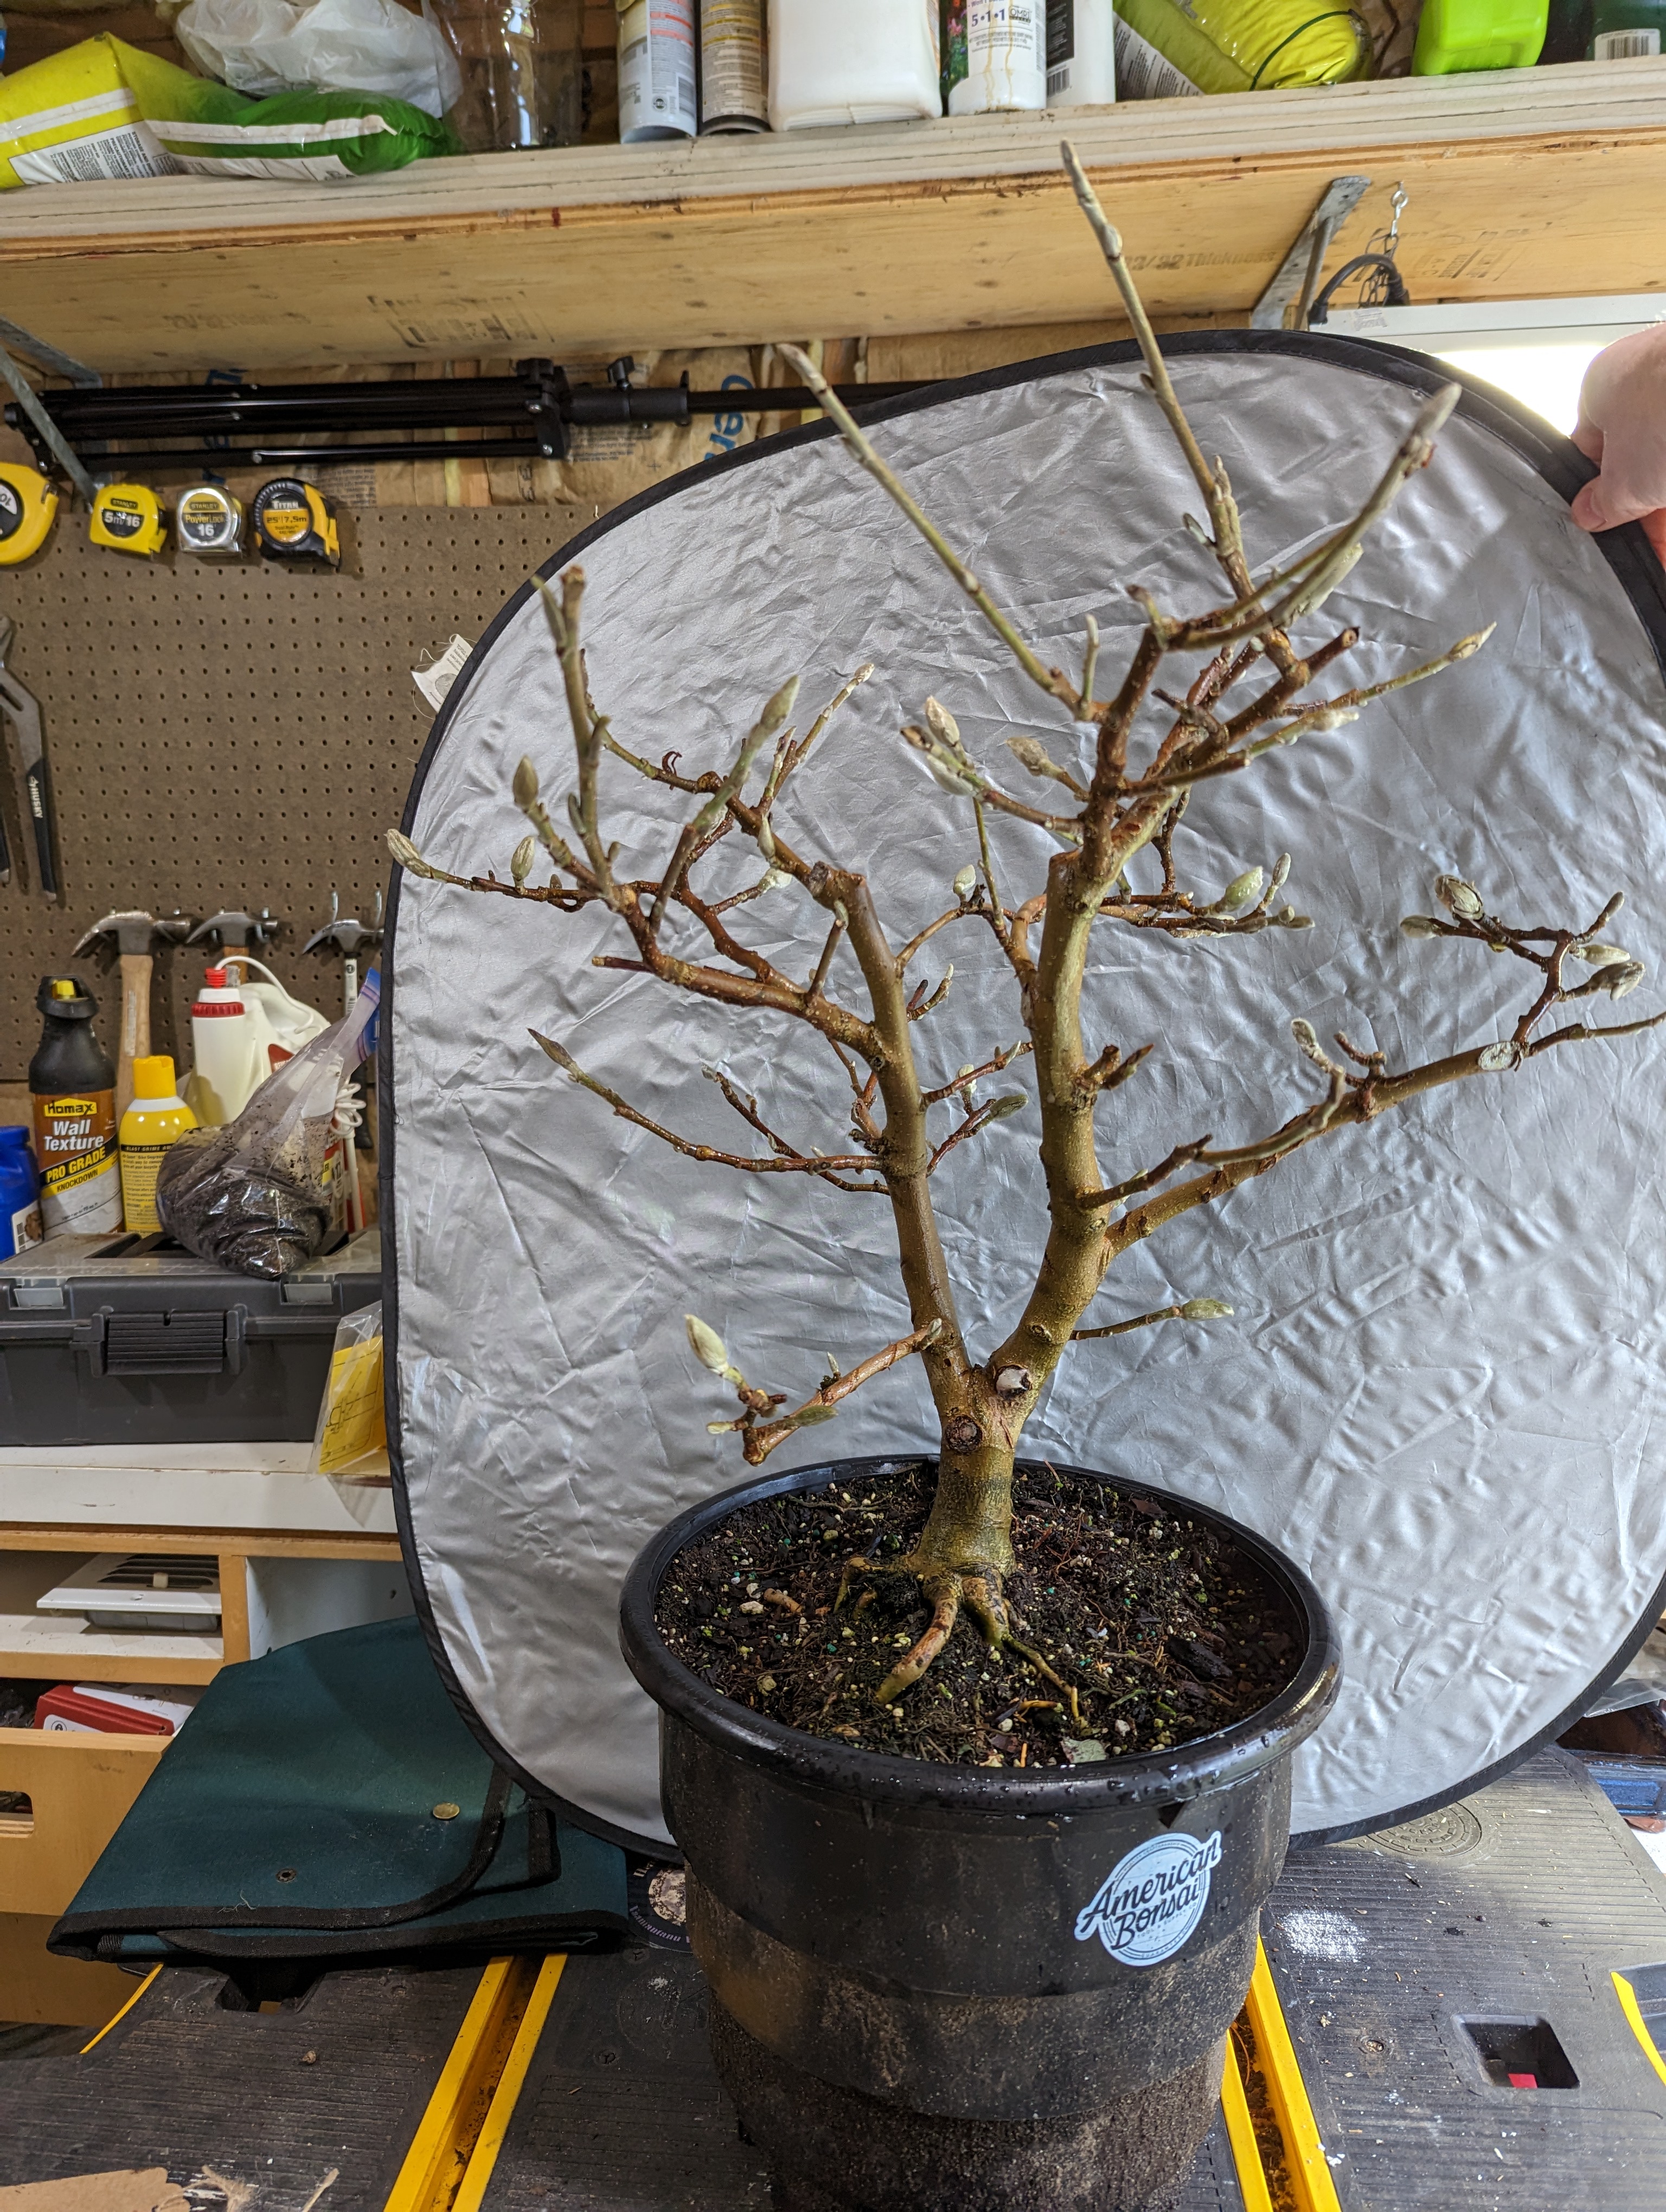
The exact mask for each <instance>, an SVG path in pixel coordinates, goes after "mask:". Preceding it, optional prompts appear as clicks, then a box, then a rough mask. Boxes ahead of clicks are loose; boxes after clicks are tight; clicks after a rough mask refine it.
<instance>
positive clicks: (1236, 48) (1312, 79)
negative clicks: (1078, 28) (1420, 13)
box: [1116, 0, 1371, 100]
mask: <svg viewBox="0 0 1666 2212" xmlns="http://www.w3.org/2000/svg"><path fill="white" fill-rule="evenodd" d="M1370 69H1371V40H1370V36H1369V33H1367V30H1366V27H1365V23H1364V22H1363V21H1361V19H1360V18H1359V16H1358V15H1355V14H1354V13H1353V10H1352V9H1350V8H1347V7H1341V8H1339V7H1335V6H1326V5H1324V4H1323V0H1116V96H1117V98H1118V99H1119V100H1167V99H1172V98H1174V97H1175V96H1176V95H1177V94H1186V93H1195V92H1270V91H1275V90H1280V89H1282V88H1286V87H1288V86H1291V85H1303V84H1341V83H1345V82H1347V81H1348V80H1349V79H1351V78H1353V77H1359V76H1367V75H1369V73H1370Z"/></svg>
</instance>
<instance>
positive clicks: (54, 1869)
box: [0, 1683, 173, 1918]
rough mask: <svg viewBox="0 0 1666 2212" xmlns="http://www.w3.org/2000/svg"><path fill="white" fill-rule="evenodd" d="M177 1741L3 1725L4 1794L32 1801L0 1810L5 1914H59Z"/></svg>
mask: <svg viewBox="0 0 1666 2212" xmlns="http://www.w3.org/2000/svg"><path fill="white" fill-rule="evenodd" d="M42 1687H43V1689H44V1688H45V1687H46V1685H45V1684H44V1683H43V1684H42ZM172 1741H173V1738H172V1737H171V1736H165V1735H148V1736H147V1735H80V1734H76V1733H71V1732H70V1731H68V1730H64V1729H0V1792H4V1791H21V1793H22V1795H23V1796H26V1797H27V1799H28V1801H29V1802H28V1810H27V1812H10V1813H8V1812H4V1811H0V1913H50V1914H52V1916H53V1917H54V1918H56V1917H57V1916H58V1914H59V1913H61V1912H62V1911H64V1908H65V1907H66V1906H67V1905H68V1904H69V1902H70V1899H71V1898H72V1897H74V1895H75V1893H76V1891H77V1890H78V1889H79V1888H80V1887H81V1885H82V1882H83V1881H85V1880H86V1879H87V1876H88V1874H89V1873H90V1872H91V1871H92V1869H93V1866H94V1862H95V1861H96V1860H97V1858H98V1857H99V1855H100V1852H101V1851H102V1850H103V1849H104V1847H105V1845H106V1844H107V1843H108V1842H109V1840H110V1838H111V1837H112V1836H113V1835H114V1834H115V1832H116V1830H117V1829H118V1828H119V1826H121V1824H122V1821H123V1820H124V1819H125V1816H126V1813H127V1808H128V1807H129V1806H130V1805H131V1803H132V1802H133V1800H134V1799H135V1798H136V1797H137V1796H138V1794H139V1792H140V1790H143V1787H144V1785H145V1784H146V1783H147V1782H148V1781H149V1779H150V1777H151V1775H152V1774H153V1773H154V1772H155V1765H156V1761H157V1760H158V1759H160V1758H161V1755H162V1753H164V1752H165V1751H166V1750H167V1747H168V1745H169V1744H170V1743H171V1742H172Z"/></svg>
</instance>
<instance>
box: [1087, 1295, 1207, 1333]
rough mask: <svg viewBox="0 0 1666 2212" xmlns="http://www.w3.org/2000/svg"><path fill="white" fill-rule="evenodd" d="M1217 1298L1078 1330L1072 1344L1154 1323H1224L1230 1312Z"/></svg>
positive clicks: (1200, 1300) (1189, 1301)
mask: <svg viewBox="0 0 1666 2212" xmlns="http://www.w3.org/2000/svg"><path fill="white" fill-rule="evenodd" d="M1231 1310H1232V1309H1231V1306H1226V1305H1223V1304H1221V1302H1220V1300H1219V1298H1188V1299H1187V1300H1186V1302H1185V1304H1183V1305H1177V1306H1158V1309H1157V1310H1156V1312H1155V1313H1146V1314H1136V1315H1135V1316H1134V1319H1133V1320H1132V1321H1114V1322H1111V1324H1110V1327H1109V1328H1079V1329H1074V1330H1073V1331H1072V1333H1071V1338H1070V1341H1071V1342H1072V1343H1073V1344H1085V1343H1087V1342H1088V1340H1090V1338H1092V1337H1096V1336H1126V1335H1127V1334H1128V1331H1129V1330H1130V1329H1134V1328H1150V1327H1151V1325H1152V1322H1154V1321H1225V1318H1226V1316H1228V1315H1229V1314H1230V1313H1231Z"/></svg>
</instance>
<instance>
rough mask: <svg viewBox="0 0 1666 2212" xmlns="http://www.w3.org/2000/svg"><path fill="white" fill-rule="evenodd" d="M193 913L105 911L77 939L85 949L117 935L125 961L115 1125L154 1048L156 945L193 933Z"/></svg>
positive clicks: (173, 942)
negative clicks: (137, 1065) (159, 916)
mask: <svg viewBox="0 0 1666 2212" xmlns="http://www.w3.org/2000/svg"><path fill="white" fill-rule="evenodd" d="M193 919H194V917H192V915H183V914H182V915H168V916H167V919H166V920H164V921H157V920H156V919H155V916H154V915H149V914H143V913H140V912H138V911H137V910H135V911H133V912H131V913H128V914H106V915H105V917H104V919H103V921H95V922H94V924H93V927H91V928H90V929H89V930H88V933H87V934H86V935H85V936H84V937H83V938H82V940H81V942H80V944H79V945H76V952H77V953H82V952H84V951H86V950H87V949H88V946H89V945H93V944H94V943H95V942H96V941H97V940H98V939H100V938H101V937H102V938H107V939H111V940H112V941H113V943H114V945H115V947H116V950H117V952H118V953H119V956H120V962H121V1050H120V1053H119V1055H118V1057H117V1060H116V1125H117V1127H120V1126H121V1117H122V1115H124V1114H125V1112H126V1111H127V1109H128V1107H129V1106H130V1105H131V1103H132V1100H133V1063H134V1061H135V1060H143V1058H144V1056H145V1054H147V1053H148V1052H149V1050H150V976H151V971H152V968H153V966H154V964H155V963H154V961H153V958H152V955H151V946H152V945H153V944H154V943H155V941H156V940H157V939H161V942H162V943H163V944H164V945H178V944H179V943H180V941H181V940H182V939H184V938H185V937H186V936H188V935H189V933H190V932H191V929H192V922H193Z"/></svg>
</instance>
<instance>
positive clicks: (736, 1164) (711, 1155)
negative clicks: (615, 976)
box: [529, 1030, 885, 1194]
mask: <svg viewBox="0 0 1666 2212" xmlns="http://www.w3.org/2000/svg"><path fill="white" fill-rule="evenodd" d="M529 1035H530V1036H532V1037H533V1038H534V1039H535V1040H536V1041H537V1042H538V1044H540V1045H541V1046H542V1047H543V1048H544V1051H545V1052H546V1053H548V1054H549V1055H550V1059H551V1060H554V1062H555V1063H556V1066H557V1067H558V1068H560V1069H561V1070H562V1073H563V1074H565V1075H569V1076H570V1077H571V1078H572V1079H573V1081H574V1082H575V1083H578V1084H582V1085H583V1086H584V1088H585V1089H586V1090H587V1091H593V1092H594V1093H595V1095H596V1097H598V1098H601V1099H605V1101H606V1103H608V1104H609V1105H610V1106H611V1108H612V1109H613V1111H614V1112H615V1113H616V1114H617V1115H618V1117H619V1119H620V1120H621V1121H629V1122H631V1123H632V1124H633V1125H634V1126H635V1127H636V1128H638V1129H646V1130H647V1131H648V1134H649V1135H650V1136H653V1137H658V1138H660V1140H661V1141H662V1142H663V1143H665V1144H667V1145H669V1146H671V1148H672V1151H673V1152H681V1153H682V1154H683V1156H684V1158H685V1159H690V1160H709V1161H712V1162H714V1163H715V1164H717V1165H718V1166H719V1167H726V1168H738V1169H739V1170H741V1171H742V1173H744V1174H745V1175H812V1176H820V1178H821V1179H822V1181H823V1182H834V1181H835V1180H836V1172H837V1171H838V1170H843V1171H844V1172H845V1173H846V1174H852V1173H855V1174H866V1173H867V1172H868V1171H869V1170H872V1168H873V1161H872V1160H871V1159H870V1158H868V1157H867V1156H866V1153H862V1152H853V1153H850V1154H848V1155H840V1156H837V1157H829V1156H828V1155H827V1154H825V1153H822V1152H816V1153H804V1152H793V1151H792V1150H791V1149H790V1147H784V1150H785V1157H784V1158H782V1157H780V1156H777V1157H776V1158H774V1159H767V1160H763V1159H756V1158H748V1157H747V1156H746V1155H745V1154H744V1153H741V1152H721V1151H720V1150H719V1149H718V1147H717V1146H715V1145H702V1144H696V1142H695V1141H694V1139H692V1138H690V1137H679V1136H678V1134H677V1133H676V1131H675V1130H674V1129H667V1128H666V1127H664V1126H663V1125H662V1124H661V1123H660V1122H658V1121H650V1120H649V1118H648V1115H646V1114H642V1113H639V1112H638V1111H637V1109H636V1108H635V1107H634V1106H633V1105H632V1104H631V1103H630V1102H629V1099H626V1098H622V1097H620V1096H619V1094H618V1092H617V1091H612V1090H610V1089H609V1088H608V1086H607V1085H606V1084H605V1083H603V1082H601V1081H599V1079H598V1078H597V1077H595V1076H593V1075H587V1074H586V1073H585V1071H584V1070H583V1068H581V1066H579V1064H578V1062H577V1060H575V1059H574V1057H573V1055H572V1054H571V1053H570V1052H569V1051H568V1049H567V1048H566V1046H565V1045H562V1044H557V1043H556V1041H555V1039H554V1038H553V1037H547V1036H539V1034H538V1030H531V1031H529ZM716 1080H717V1081H718V1082H720V1083H722V1082H723V1079H722V1078H721V1076H720V1077H717V1078H716ZM724 1089H725V1092H726V1095H727V1091H728V1086H727V1084H725V1085H724ZM729 1103H731V1105H735V1104H736V1101H735V1099H734V1098H733V1097H730V1101H729ZM737 1111H739V1112H741V1113H743V1115H744V1114H745V1109H743V1108H739V1107H737ZM745 1118H746V1119H747V1120H751V1115H745ZM754 1126H755V1127H758V1128H763V1124H762V1123H761V1122H756V1123H754ZM763 1133H764V1134H765V1135H766V1136H768V1137H769V1139H770V1141H771V1142H772V1143H777V1144H779V1143H781V1141H782V1140H781V1139H778V1138H776V1137H775V1133H774V1132H773V1131H772V1130H767V1129H766V1130H764V1132H763ZM839 1188H841V1189H842V1190H857V1191H860V1192H863V1193H865V1194H866V1193H879V1194H883V1193H884V1190H885V1185H884V1184H883V1183H878V1182H876V1183H848V1182H847V1183H841V1184H839Z"/></svg>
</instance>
